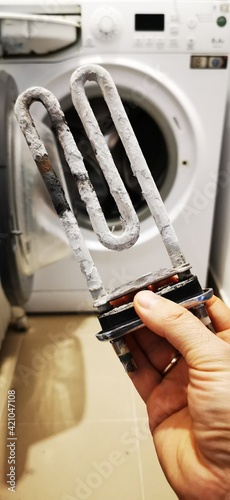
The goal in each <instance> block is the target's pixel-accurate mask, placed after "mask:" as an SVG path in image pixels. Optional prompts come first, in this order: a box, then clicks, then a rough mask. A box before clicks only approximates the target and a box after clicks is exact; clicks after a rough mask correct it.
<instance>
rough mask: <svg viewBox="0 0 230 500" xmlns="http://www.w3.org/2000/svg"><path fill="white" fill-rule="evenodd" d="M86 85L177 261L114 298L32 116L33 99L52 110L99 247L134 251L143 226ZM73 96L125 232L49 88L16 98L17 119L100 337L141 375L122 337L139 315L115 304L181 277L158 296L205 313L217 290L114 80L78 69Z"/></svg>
mask: <svg viewBox="0 0 230 500" xmlns="http://www.w3.org/2000/svg"><path fill="white" fill-rule="evenodd" d="M87 81H89V82H92V81H93V82H96V83H97V84H98V85H99V87H100V89H101V92H102V94H103V97H104V100H105V102H106V104H107V106H108V108H109V111H110V113H111V117H112V120H113V122H114V125H115V127H116V130H117V133H118V135H119V136H120V139H121V141H122V143H123V146H124V148H125V151H126V153H127V156H128V158H129V160H130V165H131V168H132V171H133V174H134V175H135V176H136V177H137V180H138V182H139V184H140V187H141V189H142V194H143V196H144V198H145V200H146V203H147V204H148V207H149V210H150V212H151V214H152V216H153V218H154V220H155V222H156V225H157V228H158V230H159V233H160V235H161V237H162V241H163V243H164V245H165V248H166V250H167V252H168V255H169V258H170V260H171V263H172V269H163V270H160V271H159V272H155V273H150V274H149V275H145V276H143V277H141V278H139V279H138V280H135V281H134V282H131V283H128V284H125V285H124V286H123V287H121V288H120V289H116V290H114V291H112V292H108V291H106V290H105V288H104V285H103V282H102V279H101V277H100V275H99V273H98V270H97V268H96V266H95V264H94V262H93V260H92V257H91V255H90V253H89V251H88V249H87V247H86V245H85V241H84V238H83V236H82V233H81V231H80V228H79V226H78V223H77V220H76V218H75V216H74V214H73V212H72V210H71V207H70V206H69V205H68V203H67V201H66V198H65V195H64V192H63V189H62V186H61V184H60V181H59V179H58V178H57V175H56V174H55V171H54V170H53V168H52V165H51V163H50V161H49V158H48V154H47V151H46V149H45V147H44V145H43V143H42V141H41V140H40V138H39V135H38V133H37V130H36V127H35V125H34V122H33V120H32V118H31V115H30V112H29V108H30V106H31V104H32V103H33V102H34V101H40V102H41V103H42V104H43V105H44V107H45V108H46V109H47V111H48V113H49V116H50V119H51V122H52V124H53V127H54V130H55V132H56V134H57V137H58V140H59V142H60V144H61V146H62V148H63V152H64V155H65V158H66V161H67V164H68V165H69V168H70V171H71V173H72V175H73V178H74V180H75V182H76V184H77V187H78V191H79V194H80V197H81V199H82V200H83V201H84V203H85V206H86V209H87V212H88V215H89V218H90V221H91V224H92V227H93V230H94V231H95V233H96V234H97V237H98V239H99V241H100V242H101V243H102V244H103V245H104V246H105V247H107V248H109V249H113V250H119V251H120V250H123V249H127V248H130V247H131V246H132V245H134V243H135V242H136V241H137V239H138V237H139V230H140V227H139V220H138V217H137V214H136V212H135V210H134V208H133V205H132V202H131V200H130V197H129V195H128V193H127V191H126V189H125V187H124V184H123V181H122V179H121V177H120V175H119V173H118V170H117V168H116V166H115V164H114V162H113V158H112V156H111V153H110V151H109V148H108V145H107V144H106V141H105V139H104V136H103V134H102V132H101V130H100V127H99V125H98V123H97V120H96V118H95V116H94V114H93V111H92V109H91V107H90V104H89V101H88V99H87V97H86V93H85V84H86V82H87ZM71 94H72V101H73V104H74V106H75V108H76V111H77V113H78V115H79V117H80V119H81V121H82V124H83V126H84V128H85V131H86V134H87V136H88V138H89V141H90V143H91V145H92V148H93V151H94V154H95V156H96V159H97V161H98V163H99V166H100V168H101V170H102V172H103V174H104V176H105V179H106V181H107V183H108V186H109V189H110V192H111V195H112V196H113V198H114V200H115V202H116V204H117V207H118V209H119V212H120V216H121V223H122V232H121V233H119V234H115V233H114V232H112V231H111V230H110V229H109V227H108V225H107V222H106V219H105V216H104V214H103V211H102V209H101V206H100V204H99V201H98V198H97V195H96V193H95V191H94V188H93V186H92V184H91V182H90V179H89V176H88V172H87V170H86V168H85V165H84V161H83V158H82V155H81V153H80V152H79V150H78V148H77V146H76V144H75V141H74V139H73V136H72V134H71V132H70V130H69V127H68V124H67V123H66V121H65V117H64V114H63V111H62V110H61V107H60V105H59V102H58V101H57V99H56V97H55V96H54V95H53V94H52V93H51V92H49V91H48V90H46V89H44V88H41V87H34V88H30V89H28V90H26V91H25V92H23V93H22V94H21V95H20V96H19V97H18V99H17V101H16V104H15V113H16V116H17V119H18V122H19V125H20V128H21V130H22V132H23V134H24V136H25V138H26V141H27V144H28V146H29V148H30V150H31V153H32V156H33V159H34V161H35V162H36V164H37V166H38V168H39V170H40V173H41V175H42V177H43V179H44V182H45V184H46V186H47V189H48V191H49V193H50V196H51V199H52V202H53V205H54V207H55V209H56V212H57V214H58V215H59V218H60V220H61V222H62V224H63V227H64V229H65V231H66V234H67V237H68V239H69V242H70V245H71V247H72V249H73V252H74V255H75V256H76V258H77V260H78V262H79V264H80V267H81V271H82V272H83V274H84V275H85V277H86V280H87V286H88V289H89V291H90V293H91V295H92V298H93V301H94V306H95V307H96V308H97V309H98V311H99V313H100V316H99V320H100V323H101V325H102V327H103V329H105V332H104V331H103V332H101V333H100V334H98V335H97V337H98V338H99V340H110V341H111V342H112V343H113V346H114V348H115V350H116V352H117V354H118V356H119V357H120V359H121V361H122V363H123V365H124V366H125V368H126V369H127V370H128V371H130V370H133V369H135V363H134V362H133V360H132V355H131V353H130V352H129V350H128V348H127V346H126V343H125V340H124V334H126V333H128V332H130V331H133V330H135V329H136V328H139V327H140V326H141V321H140V319H139V318H137V316H135V312H134V308H133V304H132V299H129V298H128V299H127V300H126V303H125V304H123V305H117V304H116V300H117V299H119V298H120V297H129V295H130V294H131V295H132V294H134V293H136V292H137V291H138V290H139V289H144V288H148V286H149V285H151V286H152V284H156V283H158V285H159V287H160V284H161V282H162V280H164V279H166V281H167V280H169V279H170V278H171V277H173V276H175V275H176V276H177V278H178V283H173V284H172V283H171V282H170V281H167V284H166V285H167V286H166V287H164V289H163V291H162V290H161V289H160V288H159V292H157V293H160V294H162V295H165V296H168V297H169V298H172V300H175V301H179V302H182V303H183V305H185V307H188V308H194V307H196V306H197V307H199V306H200V305H202V311H203V303H205V301H206V300H207V298H209V297H210V293H211V292H210V290H208V291H207V292H206V291H203V290H202V289H201V287H200V285H199V282H198V280H197V279H196V278H195V277H193V275H192V274H191V272H190V268H191V266H190V265H189V264H188V263H186V260H185V257H184V255H183V253H182V251H181V248H180V245H179V241H178V239H177V236H176V234H175V231H174V228H173V226H172V224H171V222H170V219H169V217H168V214H167V212H166V209H165V206H164V204H163V201H162V199H161V196H160V193H159V191H158V189H157V187H156V184H155V182H154V180H153V177H152V175H151V172H150V170H149V168H148V166H147V164H146V161H145V158H144V156H143V154H142V151H141V149H140V147H139V144H138V142H137V139H136V137H135V135H134V132H133V130H132V127H131V125H130V122H129V120H128V117H127V115H126V113H125V110H124V107H123V105H122V102H121V99H120V97H119V94H118V91H117V89H116V87H115V84H114V82H113V80H112V78H111V76H110V74H109V73H108V72H107V71H106V70H105V69H104V68H102V67H101V66H97V65H87V66H82V67H80V68H78V69H77V70H76V71H75V72H74V73H73V75H72V77H71ZM153 154H154V152H153ZM194 297H195V298H194ZM114 303H115V305H114ZM205 314H206V313H205V312H202V315H203V316H205ZM203 316H202V317H203ZM206 316H207V314H206ZM207 318H208V317H207ZM207 318H206V320H205V319H203V321H206V323H207V324H208V319H207Z"/></svg>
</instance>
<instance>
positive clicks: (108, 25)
mask: <svg viewBox="0 0 230 500" xmlns="http://www.w3.org/2000/svg"><path fill="white" fill-rule="evenodd" d="M91 27H92V32H93V34H94V36H95V37H96V38H98V39H99V40H103V41H105V40H108V41H109V40H113V39H114V38H116V36H117V35H118V34H119V32H120V30H121V18H120V16H119V14H118V12H117V11H116V10H115V9H112V8H103V9H99V10H98V11H97V12H95V14H94V16H93V17H92V22H91Z"/></svg>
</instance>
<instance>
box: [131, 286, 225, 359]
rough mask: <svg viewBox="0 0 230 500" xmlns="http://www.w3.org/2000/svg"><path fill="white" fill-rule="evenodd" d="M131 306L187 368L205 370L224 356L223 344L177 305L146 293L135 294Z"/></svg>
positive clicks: (146, 291) (190, 314)
mask: <svg viewBox="0 0 230 500" xmlns="http://www.w3.org/2000/svg"><path fill="white" fill-rule="evenodd" d="M134 307H135V310H136V312H137V314H138V316H139V317H140V318H141V320H142V321H143V323H144V324H145V325H146V326H147V327H148V328H149V329H150V330H152V331H153V332H154V333H156V334H157V335H159V336H161V337H164V338H166V339H167V340H168V342H169V343H170V344H172V345H173V346H174V347H175V348H176V349H177V350H178V351H179V352H180V353H181V354H182V356H183V357H184V358H185V360H186V362H187V364H188V365H189V366H191V367H192V366H193V367H194V368H199V369H202V368H203V369H207V368H208V366H209V364H210V363H211V364H213V361H214V359H216V360H218V359H219V356H220V355H222V356H223V355H224V357H225V356H226V343H225V342H224V341H223V340H221V339H220V338H218V337H216V336H215V335H214V334H213V333H212V332H210V331H209V330H208V329H207V328H206V327H205V326H204V325H203V323H201V321H200V320H199V319H198V318H196V317H195V316H194V315H193V314H192V313H191V312H190V311H188V310H187V309H185V308H184V307H182V306H180V305H179V304H176V303H174V302H172V301H170V300H167V299H165V298H163V297H161V296H159V295H156V294H155V293H153V292H151V291H148V290H145V291H141V292H138V293H137V294H136V295H135V297H134ZM228 354H229V353H228Z"/></svg>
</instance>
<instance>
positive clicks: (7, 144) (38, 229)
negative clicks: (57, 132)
mask: <svg viewBox="0 0 230 500" xmlns="http://www.w3.org/2000/svg"><path fill="white" fill-rule="evenodd" d="M0 95H1V100H0V130H1V135H0V277H1V282H2V287H3V289H4V292H5V294H6V296H7V298H8V300H9V302H10V303H11V304H12V305H20V306H21V305H23V304H24V303H25V302H27V301H28V299H29V297H30V294H31V291H32V284H33V274H34V272H35V271H37V270H38V269H40V268H42V267H45V266H47V265H49V264H50V263H53V262H55V261H57V260H59V259H62V258H63V257H66V256H68V255H70V253H71V249H70V247H69V243H68V241H67V237H66V235H65V233H64V231H63V229H62V227H61V224H60V221H59V219H58V217H57V215H56V213H55V211H54V208H53V206H52V204H51V201H50V198H49V195H48V192H47V190H46V187H45V185H44V182H43V181H42V179H41V176H40V174H39V172H38V170H37V168H36V166H35V164H34V161H33V159H32V156H31V154H30V151H29V150H28V147H27V144H26V142H25V140H24V137H23V136H22V133H21V131H20V128H19V126H18V123H17V121H16V118H15V114H14V103H15V100H16V98H17V95H18V91H17V86H16V83H15V81H14V79H13V78H12V76H10V75H9V74H7V73H6V72H4V71H0ZM36 125H37V126H38V130H39V135H40V137H41V139H42V140H43V142H44V144H45V147H46V149H47V152H48V154H49V157H50V159H51V162H52V164H53V165H54V167H55V168H56V172H57V175H58V176H59V178H60V180H61V182H62V184H63V183H64V180H63V178H64V176H63V173H62V167H61V164H60V160H59V156H58V152H57V148H56V144H55V139H54V137H53V135H52V132H51V131H50V130H48V129H47V127H46V126H45V125H44V124H41V123H38V124H36ZM63 188H65V186H63Z"/></svg>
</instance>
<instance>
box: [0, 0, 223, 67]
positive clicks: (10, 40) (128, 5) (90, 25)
mask: <svg viewBox="0 0 230 500" xmlns="http://www.w3.org/2000/svg"><path fill="white" fill-rule="evenodd" d="M229 47H230V0H226V1H221V0H210V1H209V0H200V1H199V2H194V1H192V0H178V1H177V2H175V1H174V0H162V1H161V2H158V1H156V0H143V1H140V0H139V1H135V0H104V1H100V0H99V1H97V0H79V2H78V1H75V0H68V2H66V1H65V0H58V2H47V0H40V1H37V2H35V3H33V2H32V3H31V2H28V0H18V1H17V3H16V2H15V0H0V58H2V59H7V58H12V56H15V57H17V58H19V57H24V56H26V57H30V58H31V59H33V58H34V57H37V56H38V57H46V56H48V57H50V55H51V54H52V56H55V58H56V59H58V58H62V57H63V54H65V53H66V54H67V53H68V51H70V52H71V55H73V52H74V53H75V54H78V53H79V52H80V53H81V52H82V53H84V54H96V55H98V54H105V53H111V54H112V53H115V54H124V53H186V52H187V53H191V54H198V55H200V54H210V55H212V56H215V55H218V54H226V53H228V52H229ZM203 63H204V61H202V62H201V64H203ZM196 64H197V61H196ZM210 67H213V68H215V69H218V68H219V67H221V62H220V61H219V63H215V64H214V66H212V65H211V66H210Z"/></svg>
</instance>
